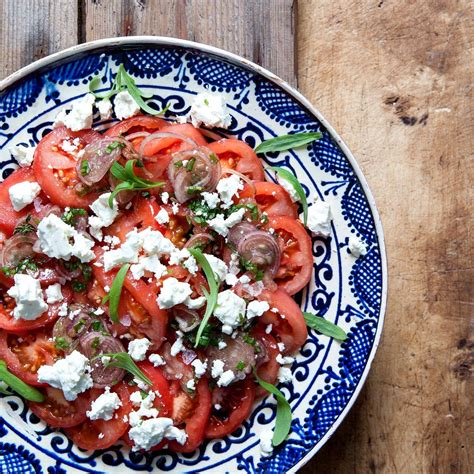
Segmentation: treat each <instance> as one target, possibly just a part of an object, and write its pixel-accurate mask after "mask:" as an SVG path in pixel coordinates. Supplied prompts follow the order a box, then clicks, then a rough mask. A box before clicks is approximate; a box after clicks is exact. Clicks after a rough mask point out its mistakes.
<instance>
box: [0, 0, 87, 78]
mask: <svg viewBox="0 0 474 474" xmlns="http://www.w3.org/2000/svg"><path fill="white" fill-rule="evenodd" d="M77 23H78V22H77V3H76V2H72V1H69V0H56V1H54V2H51V1H49V0H1V1H0V45H1V46H0V57H1V59H0V64H1V66H2V67H1V72H0V76H1V77H2V78H3V77H5V76H7V75H8V74H11V73H12V72H15V71H16V70H17V69H19V68H21V67H23V66H26V65H27V64H29V63H31V62H32V61H35V60H36V59H40V58H42V57H44V56H47V55H48V54H51V53H55V52H57V51H60V50H61V49H64V48H67V47H69V46H73V45H75V44H77V40H78V30H77Z"/></svg>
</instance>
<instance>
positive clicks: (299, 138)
mask: <svg viewBox="0 0 474 474" xmlns="http://www.w3.org/2000/svg"><path fill="white" fill-rule="evenodd" d="M322 136H323V134H322V133H321V132H302V133H292V134H291V135H281V136H280V137H275V138H270V139H269V140H265V141H264V142H262V143H260V145H258V146H257V148H255V153H267V152H269V151H286V150H291V149H292V148H298V147H300V146H303V145H307V144H308V143H311V142H314V141H315V140H319V139H320V138H322Z"/></svg>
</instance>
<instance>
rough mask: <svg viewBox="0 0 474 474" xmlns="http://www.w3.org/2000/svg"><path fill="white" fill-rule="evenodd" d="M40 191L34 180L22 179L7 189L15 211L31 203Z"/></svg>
mask: <svg viewBox="0 0 474 474" xmlns="http://www.w3.org/2000/svg"><path fill="white" fill-rule="evenodd" d="M40 192H41V187H40V185H39V184H38V183H37V182H35V181H23V182H22V183H17V184H14V185H13V186H10V188H9V189H8V194H9V196H10V201H11V203H12V206H13V209H15V211H17V212H18V211H21V210H22V209H24V208H25V207H26V206H28V204H31V203H32V202H33V201H34V200H35V198H36V196H38V194H39V193H40Z"/></svg>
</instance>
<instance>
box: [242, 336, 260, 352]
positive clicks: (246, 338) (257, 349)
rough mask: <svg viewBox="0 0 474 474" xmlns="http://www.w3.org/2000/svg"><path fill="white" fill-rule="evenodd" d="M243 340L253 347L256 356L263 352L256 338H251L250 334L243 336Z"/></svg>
mask: <svg viewBox="0 0 474 474" xmlns="http://www.w3.org/2000/svg"><path fill="white" fill-rule="evenodd" d="M242 340H243V341H244V342H246V343H247V344H249V345H251V346H252V347H253V350H254V352H255V353H256V354H259V353H260V351H261V348H260V345H259V344H258V342H257V339H255V338H254V337H252V336H250V335H249V334H244V335H243V336H242Z"/></svg>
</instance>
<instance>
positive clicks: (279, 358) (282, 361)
mask: <svg viewBox="0 0 474 474" xmlns="http://www.w3.org/2000/svg"><path fill="white" fill-rule="evenodd" d="M275 360H276V361H277V362H278V363H279V364H280V365H285V364H292V363H293V362H294V361H295V358H294V357H290V356H287V357H284V356H282V355H281V354H277V356H276V357H275Z"/></svg>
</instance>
